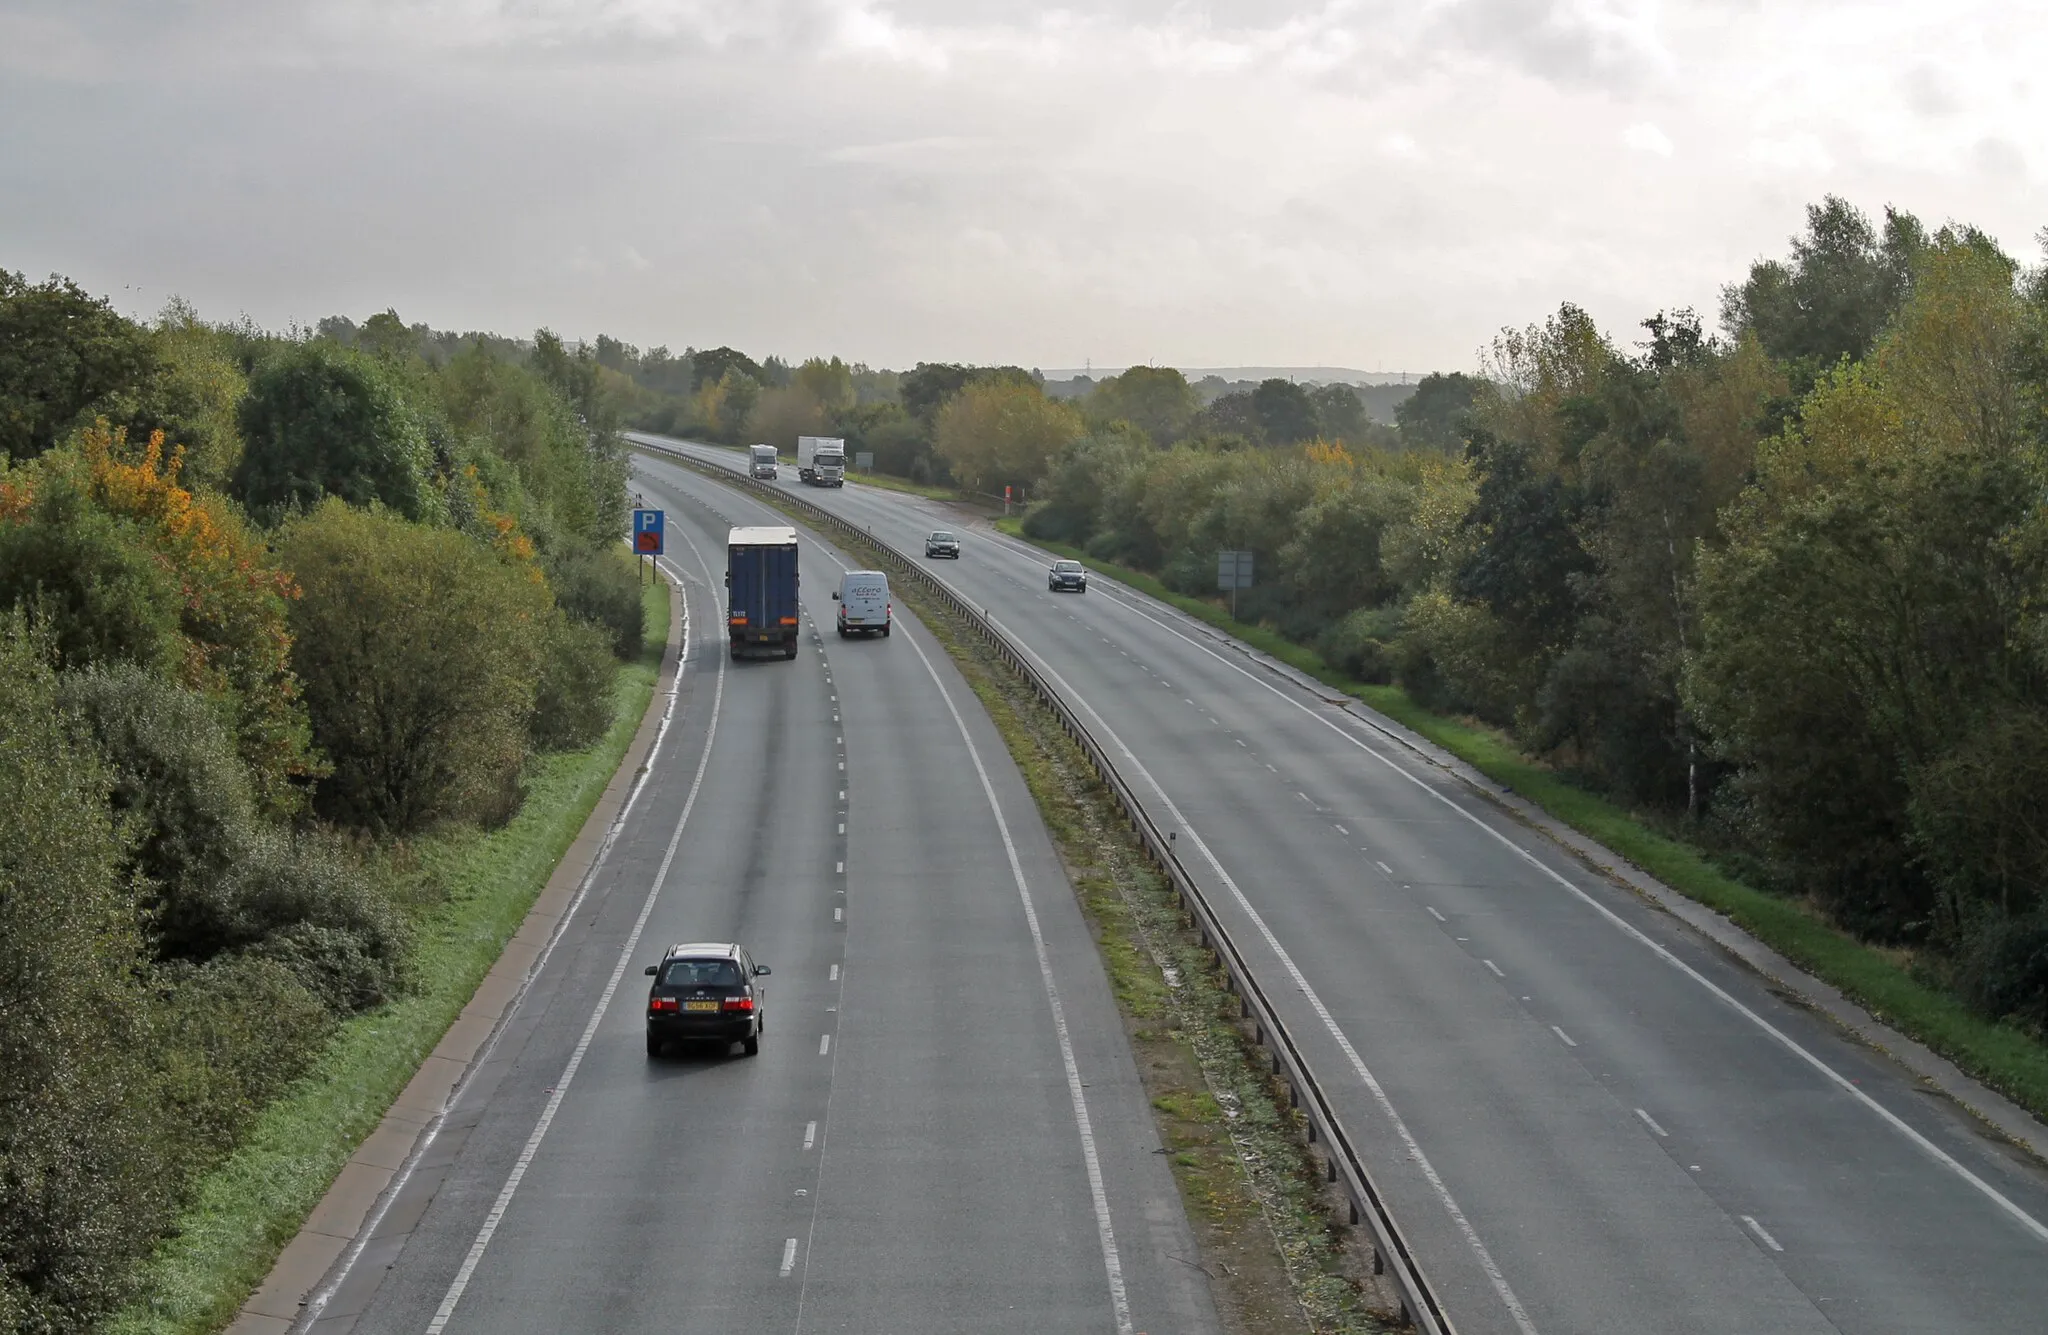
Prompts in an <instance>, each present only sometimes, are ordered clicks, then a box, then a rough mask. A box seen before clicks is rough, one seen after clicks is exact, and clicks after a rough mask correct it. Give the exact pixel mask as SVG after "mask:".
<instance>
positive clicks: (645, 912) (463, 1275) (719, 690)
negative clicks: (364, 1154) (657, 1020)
mask: <svg viewBox="0 0 2048 1335" xmlns="http://www.w3.org/2000/svg"><path fill="white" fill-rule="evenodd" d="M678 531H679V532H680V531H681V530H678ZM683 541H684V543H686V544H687V545H688V546H689V548H690V551H691V553H692V554H694V555H695V556H696V558H697V564H698V566H699V567H701V568H702V569H703V571H704V580H705V587H706V588H707V589H708V588H710V587H711V567H710V566H709V565H708V564H707V563H706V562H705V560H704V553H703V552H702V551H700V550H698V547H697V544H696V543H695V542H692V541H691V539H690V535H689V534H688V533H683ZM725 663H726V655H725V654H723V653H721V654H719V655H718V677H717V686H716V687H715V688H714V689H713V691H712V695H711V724H710V726H709V728H708V729H706V731H705V734H704V753H703V755H701V756H699V757H698V760H697V773H696V774H695V776H694V777H692V778H691V780H690V792H689V795H688V796H687V797H685V798H684V799H683V813H682V815H681V816H679V817H677V818H676V828H675V833H673V834H671V835H670V836H669V840H668V848H667V849H666V850H665V851H664V852H663V853H662V855H661V865H660V867H659V868H657V869H656V871H655V873H654V883H653V884H652V885H650V886H648V887H647V898H646V901H645V902H644V903H642V904H641V905H640V915H639V916H638V917H637V918H635V919H634V920H633V930H632V931H631V932H630V933H629V934H628V935H627V937H626V943H625V945H624V946H623V947H621V948H620V950H619V959H618V963H616V964H614V965H613V966H612V974H611V977H610V979H608V980H607V981H606V983H605V986H604V991H603V992H602V993H601V994H599V996H598V999H597V1006H596V1008H595V1009H593V1010H592V1011H591V1012H590V1022H589V1023H588V1024H586V1025H585V1026H584V1027H583V1035H582V1037H580V1038H578V1039H577V1040H576V1047H575V1050H574V1051H572V1052H571V1053H570V1054H569V1064H568V1065H567V1066H566V1067H565V1068H564V1069H563V1071H562V1074H561V1076H560V1077H559V1078H558V1079H557V1080H556V1081H555V1088H554V1092H553V1093H552V1094H550V1095H548V1101H547V1104H546V1106H545V1107H543V1108H542V1109H541V1114H540V1120H539V1121H538V1122H537V1123H535V1125H534V1128H533V1134H532V1135H531V1136H528V1137H527V1140H526V1144H525V1146H524V1147H523V1148H521V1150H520V1151H519V1158H518V1159H517V1160H515V1161H514V1162H513V1165H512V1171H511V1173H510V1174H509V1175H508V1176H507V1177H506V1178H505V1185H504V1187H503V1188H501V1189H500V1190H499V1192H498V1198H497V1200H496V1201H494V1202H492V1204H491V1209H490V1213H488V1214H486V1215H485V1216H484V1222H483V1227H482V1228H480V1229H478V1230H477V1235H476V1240H475V1241H474V1242H472V1243H471V1244H470V1247H469V1253H468V1255H466V1256H464V1257H463V1258H462V1265H461V1267H460V1268H459V1269H458V1270H457V1271H456V1272H455V1279H454V1281H453V1282H451V1283H450V1284H449V1285H448V1291H447V1293H446V1294H444V1295H443V1296H442V1298H441V1305H440V1307H439V1308H438V1309H436V1311H435V1312H434V1319H433V1320H432V1321H429V1322H428V1323H427V1332H426V1335H440V1332H441V1331H442V1330H443V1329H445V1328H446V1327H447V1325H448V1319H449V1318H450V1317H452V1316H454V1315H455V1305H456V1304H457V1303H459V1302H461V1301H462V1295H463V1292H464V1291H465V1290H466V1289H468V1288H469V1279H470V1276H471V1275H473V1274H475V1273H476V1267H477V1263H478V1262H479V1261H481V1260H483V1256H484V1249H485V1248H487V1247H489V1246H490V1245H491V1237H492V1235H493V1234H495V1233H496V1232H497V1231H498V1223H499V1221H500V1220H502V1219H504V1217H505V1211H506V1210H507V1209H509V1208H510V1207H511V1204H512V1196H513V1194H514V1193H515V1192H517V1191H518V1190H519V1184H520V1182H521V1181H522V1180H524V1178H525V1177H526V1170H527V1167H528V1166H529V1165H531V1164H532V1163H533V1157H534V1155H535V1154H536V1153H538V1152H539V1150H540V1143H541V1140H542V1138H543V1137H545V1136H546V1135H547V1133H548V1127H549V1125H551V1124H552V1123H553V1122H554V1120H555V1113H556V1111H557V1110H558V1109H560V1108H561V1106H562V1100H563V1098H565V1097H566V1096H567V1095H568V1093H569V1085H570V1083H571V1082H572V1081H574V1080H575V1079H576V1071H577V1068H579V1067H581V1066H582V1065H583V1054H584V1053H585V1052H588V1051H589V1050H590V1044H591V1040H592V1039H594V1038H596V1036H597V1027H598V1025H599V1024H600V1023H601V1022H602V1021H603V1020H604V1013H605V1011H606V1010H608V1009H609V1008H610V1007H611V1004H612V995H613V993H615V992H617V991H618V989H619V981H620V980H621V979H622V978H624V977H625V974H626V969H627V968H628V967H629V966H630V965H631V964H632V962H633V952H634V951H635V950H637V949H639V946H640V933H641V932H642V931H644V930H645V929H646V927H647V919H648V917H649V916H650V915H652V914H653V912H654V903H655V900H656V899H658V898H659V897H660V895H661V886H662V882H663V881H665V880H667V879H668V869H669V866H670V865H671V864H672V863H673V862H674V861H675V857H676V848H677V846H678V845H680V844H681V843H682V841H683V828H684V827H685V826H686V825H688V824H689V823H690V813H691V812H692V811H693V810H695V809H696V806H697V794H698V792H699V791H701V790H702V788H703V786H704V772H705V770H706V769H707V768H708V767H709V766H710V764H711V748H712V743H713V742H715V741H716V740H717V738H718V713H719V708H720V706H721V705H722V704H723V703H724V700H725Z"/></svg>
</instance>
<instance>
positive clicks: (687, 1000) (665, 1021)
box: [647, 941, 768, 1057]
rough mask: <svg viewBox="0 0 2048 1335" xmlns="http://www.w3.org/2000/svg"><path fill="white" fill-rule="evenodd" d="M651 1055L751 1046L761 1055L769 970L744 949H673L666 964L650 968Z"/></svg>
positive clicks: (719, 945) (722, 945) (715, 944)
mask: <svg viewBox="0 0 2048 1335" xmlns="http://www.w3.org/2000/svg"><path fill="white" fill-rule="evenodd" d="M647 973H648V976H649V977H651V978H653V979H654V981H653V982H652V983H650V984H648V987H647V1055H648V1056H650V1057H659V1056H660V1055H661V1050H662V1048H663V1047H664V1046H665V1045H666V1044H668V1043H670V1042H679V1043H680V1042H697V1043H716V1044H719V1045H721V1046H722V1047H726V1048H730V1047H731V1046H732V1045H733V1044H735V1043H743V1044H745V1045H746V1049H747V1055H748V1056H749V1057H751V1056H753V1055H754V1054H755V1053H757V1052H759V1051H760V1050H761V1010H762V1007H761V1002H762V993H763V991H764V990H765V989H763V988H762V987H761V985H760V983H759V982H758V981H757V980H758V979H761V978H765V977H767V976H768V966H767V965H765V964H756V963H755V962H754V960H753V957H752V956H750V955H748V954H747V952H746V951H745V950H744V949H742V948H741V947H740V946H739V945H738V944H736V943H734V942H730V941H695V942H686V943H684V944H681V945H674V946H670V947H669V948H668V950H667V951H665V952H664V953H663V954H662V957H661V963H659V964H650V965H648V966H647Z"/></svg>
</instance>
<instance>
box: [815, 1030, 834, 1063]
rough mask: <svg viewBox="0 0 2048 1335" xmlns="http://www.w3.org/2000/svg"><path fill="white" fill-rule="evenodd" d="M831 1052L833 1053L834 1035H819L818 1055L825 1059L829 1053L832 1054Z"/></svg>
mask: <svg viewBox="0 0 2048 1335" xmlns="http://www.w3.org/2000/svg"><path fill="white" fill-rule="evenodd" d="M831 1051H832V1035H830V1034H820V1035H818V1055H819V1056H820V1057H823V1056H825V1055H826V1054H827V1053H829V1052H831Z"/></svg>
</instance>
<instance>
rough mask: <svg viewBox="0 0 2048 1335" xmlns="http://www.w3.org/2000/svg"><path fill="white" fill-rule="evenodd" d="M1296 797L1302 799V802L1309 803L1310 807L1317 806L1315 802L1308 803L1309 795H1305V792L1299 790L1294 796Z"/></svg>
mask: <svg viewBox="0 0 2048 1335" xmlns="http://www.w3.org/2000/svg"><path fill="white" fill-rule="evenodd" d="M1294 795H1295V796H1296V797H1298V798H1300V799H1301V800H1302V801H1304V802H1308V804H1309V805H1310V806H1314V805H1315V803H1313V802H1309V801H1308V794H1307V793H1304V792H1301V791H1299V790H1297V791H1296V792H1295V794H1294Z"/></svg>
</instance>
